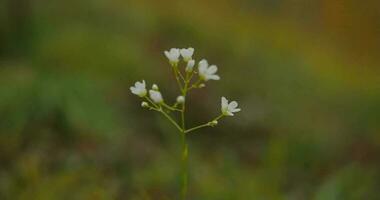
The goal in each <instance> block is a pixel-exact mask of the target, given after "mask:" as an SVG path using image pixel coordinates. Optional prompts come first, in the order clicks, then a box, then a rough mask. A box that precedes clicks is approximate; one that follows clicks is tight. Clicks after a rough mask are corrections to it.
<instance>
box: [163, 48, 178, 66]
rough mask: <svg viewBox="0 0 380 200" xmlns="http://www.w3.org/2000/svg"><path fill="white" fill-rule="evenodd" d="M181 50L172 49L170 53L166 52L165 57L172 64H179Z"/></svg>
mask: <svg viewBox="0 0 380 200" xmlns="http://www.w3.org/2000/svg"><path fill="white" fill-rule="evenodd" d="M179 55H180V53H179V49H176V48H171V49H170V51H165V56H166V57H167V58H168V59H169V62H170V64H172V65H173V64H177V63H178V61H179V59H178V58H179Z"/></svg>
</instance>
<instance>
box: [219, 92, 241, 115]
mask: <svg viewBox="0 0 380 200" xmlns="http://www.w3.org/2000/svg"><path fill="white" fill-rule="evenodd" d="M237 107H238V103H237V102H236V101H232V102H230V103H228V100H227V99H226V98H225V97H222V109H221V110H222V113H223V115H227V116H234V113H235V112H239V111H240V110H241V109H240V108H237Z"/></svg>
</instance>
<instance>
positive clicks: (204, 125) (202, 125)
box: [185, 114, 224, 133]
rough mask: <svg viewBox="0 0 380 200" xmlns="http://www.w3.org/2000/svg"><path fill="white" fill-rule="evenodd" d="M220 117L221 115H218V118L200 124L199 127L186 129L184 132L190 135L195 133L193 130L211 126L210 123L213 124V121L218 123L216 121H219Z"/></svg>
mask: <svg viewBox="0 0 380 200" xmlns="http://www.w3.org/2000/svg"><path fill="white" fill-rule="evenodd" d="M222 117H224V115H223V114H221V115H219V116H218V117H216V118H215V119H213V120H211V121H210V122H207V123H205V124H201V125H199V126H196V127H193V128H190V129H187V130H185V133H190V132H192V131H195V130H197V129H200V128H204V127H208V126H212V124H211V122H213V121H218V120H219V119H221V118H222Z"/></svg>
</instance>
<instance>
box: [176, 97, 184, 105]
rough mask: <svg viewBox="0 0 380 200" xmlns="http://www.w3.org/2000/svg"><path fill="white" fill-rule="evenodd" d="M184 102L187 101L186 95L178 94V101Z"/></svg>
mask: <svg viewBox="0 0 380 200" xmlns="http://www.w3.org/2000/svg"><path fill="white" fill-rule="evenodd" d="M184 102H185V97H184V96H178V97H177V103H180V104H182V103H184Z"/></svg>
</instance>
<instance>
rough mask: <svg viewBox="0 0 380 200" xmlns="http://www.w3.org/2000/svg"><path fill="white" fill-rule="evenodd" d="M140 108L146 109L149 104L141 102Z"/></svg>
mask: <svg viewBox="0 0 380 200" xmlns="http://www.w3.org/2000/svg"><path fill="white" fill-rule="evenodd" d="M141 107H143V108H148V107H149V104H148V103H147V102H145V101H143V102H141Z"/></svg>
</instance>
